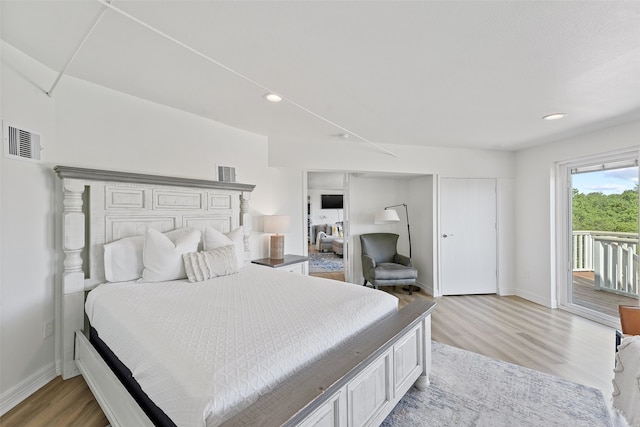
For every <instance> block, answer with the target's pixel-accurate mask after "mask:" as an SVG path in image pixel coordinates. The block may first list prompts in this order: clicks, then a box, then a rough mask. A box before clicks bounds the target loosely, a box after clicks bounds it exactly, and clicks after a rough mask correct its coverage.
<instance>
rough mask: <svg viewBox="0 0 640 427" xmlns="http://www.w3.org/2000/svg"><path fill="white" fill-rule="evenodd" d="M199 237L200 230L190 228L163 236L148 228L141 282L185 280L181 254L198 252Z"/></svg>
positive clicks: (185, 274) (185, 275)
mask: <svg viewBox="0 0 640 427" xmlns="http://www.w3.org/2000/svg"><path fill="white" fill-rule="evenodd" d="M200 235H201V233H200V230H195V229H192V228H182V229H178V230H173V231H170V232H168V233H165V234H162V233H160V232H159V231H157V230H154V229H153V228H149V229H148V230H147V234H146V235H145V241H144V250H143V255H142V260H143V263H144V270H143V271H142V279H141V281H143V282H164V281H169V280H177V279H184V278H186V277H187V273H186V272H185V269H184V262H183V261H182V254H186V253H189V252H195V251H197V250H198V244H199V243H200Z"/></svg>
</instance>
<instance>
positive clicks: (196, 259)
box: [182, 245, 238, 282]
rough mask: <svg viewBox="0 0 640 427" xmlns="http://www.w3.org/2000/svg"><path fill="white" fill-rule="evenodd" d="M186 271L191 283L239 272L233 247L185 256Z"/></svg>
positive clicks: (183, 256)
mask: <svg viewBox="0 0 640 427" xmlns="http://www.w3.org/2000/svg"><path fill="white" fill-rule="evenodd" d="M182 258H183V260H184V269H185V271H186V272H187V277H188V278H189V281H190V282H201V281H203V280H207V279H212V278H214V277H218V276H226V275H229V274H233V273H237V272H238V263H237V262H236V252H235V249H234V248H233V245H228V246H222V247H220V248H217V249H212V250H210V251H205V252H191V253H188V254H183V255H182Z"/></svg>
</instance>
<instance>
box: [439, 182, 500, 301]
mask: <svg viewBox="0 0 640 427" xmlns="http://www.w3.org/2000/svg"><path fill="white" fill-rule="evenodd" d="M497 270H498V268H497V194H496V180H495V179H460V178H442V179H441V180H440V278H441V281H440V283H441V284H442V295H467V294H493V293H497V291H498V289H497V281H498V279H497Z"/></svg>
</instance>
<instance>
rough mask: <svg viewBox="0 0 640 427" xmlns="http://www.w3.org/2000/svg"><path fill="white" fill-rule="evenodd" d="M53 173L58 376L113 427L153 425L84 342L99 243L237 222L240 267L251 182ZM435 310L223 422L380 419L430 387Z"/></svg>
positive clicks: (383, 329)
mask: <svg viewBox="0 0 640 427" xmlns="http://www.w3.org/2000/svg"><path fill="white" fill-rule="evenodd" d="M54 170H55V172H56V173H57V174H58V176H59V177H60V178H61V181H60V183H61V185H60V193H61V194H62V207H61V209H62V211H61V214H60V216H61V222H62V239H61V242H62V252H63V254H64V255H63V262H62V264H63V268H62V270H63V271H62V274H61V278H60V279H61V282H62V292H61V293H60V298H61V301H60V304H61V305H60V307H61V313H62V316H61V322H60V334H59V336H60V338H59V339H60V348H61V350H62V377H63V379H68V378H71V377H74V376H76V375H79V374H82V375H83V377H84V378H85V380H86V381H87V384H88V385H89V388H90V389H91V391H92V392H93V394H94V395H95V397H96V400H97V401H98V403H99V404H100V406H101V408H102V410H103V411H104V413H105V415H106V416H107V419H108V420H109V422H110V423H111V425H112V426H114V427H115V426H131V425H136V426H152V425H153V423H152V422H151V421H150V420H149V418H148V417H147V416H146V415H145V413H144V412H143V411H142V409H141V408H140V407H139V406H138V405H137V403H136V402H135V400H134V399H133V398H132V397H131V396H130V395H129V394H128V393H127V392H126V389H125V388H124V386H123V385H122V383H120V381H119V380H118V378H117V377H116V376H115V374H114V373H113V372H112V371H111V369H110V368H109V367H108V366H107V364H106V363H105V361H104V360H103V359H102V358H101V356H100V355H99V354H98V352H97V351H96V350H95V348H94V347H93V346H92V344H91V343H89V340H88V338H87V336H88V324H86V318H85V315H84V301H85V294H86V292H87V291H89V290H91V289H93V288H94V287H95V286H97V284H99V283H101V282H103V281H104V280H105V279H104V264H103V256H104V252H103V245H104V244H105V243H108V242H111V241H113V240H117V239H120V238H123V237H129V236H134V235H142V234H144V231H145V229H146V227H148V226H152V227H153V228H155V229H157V230H159V231H169V230H173V229H175V228H180V227H194V228H202V227H203V226H205V225H209V226H213V227H214V228H216V229H218V230H220V231H222V232H229V231H231V230H233V229H235V228H236V227H238V226H240V225H242V226H243V229H244V233H245V238H244V244H245V259H244V262H245V264H246V263H248V262H250V256H251V255H250V252H249V235H250V233H251V218H250V215H249V200H250V196H251V192H252V191H253V188H254V186H253V185H247V184H238V183H229V182H219V181H207V180H196V179H187V178H172V177H164V176H154V175H142V174H135V173H126V172H115V171H104V170H95V169H83V168H75V167H66V166H56V167H55V168H54ZM83 259H85V260H87V262H83ZM434 306H435V304H434V303H430V302H427V301H416V302H414V303H412V304H409V305H408V306H406V307H405V308H403V309H402V310H399V311H398V312H397V313H396V314H394V315H392V316H389V317H388V318H385V319H384V320H383V321H381V322H378V324H376V325H374V326H372V327H370V328H368V329H366V330H365V331H364V332H363V333H361V334H360V335H359V336H358V337H356V338H355V339H353V340H351V341H349V342H347V343H345V344H343V345H342V346H340V347H337V348H335V349H334V350H332V351H331V352H330V353H329V354H328V355H327V356H326V357H324V358H322V359H321V360H320V361H318V362H316V363H314V364H312V365H311V366H310V367H308V368H307V369H305V370H304V371H302V372H300V373H298V374H295V375H293V376H292V377H291V378H289V379H288V380H287V381H285V382H283V383H282V384H280V385H279V386H277V387H276V388H275V389H274V390H272V391H271V392H269V393H267V394H265V395H263V396H261V397H260V398H259V399H258V401H257V402H255V403H254V404H253V405H251V406H250V407H248V408H247V409H245V410H243V411H242V412H240V413H239V414H237V415H236V416H234V417H232V418H231V419H229V420H227V421H226V422H225V423H224V424H223V425H225V426H240V425H242V426H246V425H262V426H270V425H299V426H316V425H317V426H334V425H335V426H359V425H378V424H379V423H381V422H382V420H384V418H385V417H386V416H387V415H388V414H389V412H391V410H392V409H393V407H394V406H395V404H396V403H397V402H398V401H399V400H400V399H401V398H402V396H403V395H404V394H405V393H406V392H407V391H408V390H409V388H410V387H411V386H412V385H414V384H415V385H416V387H418V388H420V389H424V388H426V387H427V386H428V384H429V371H430V368H431V319H430V314H431V311H432V310H433V308H434Z"/></svg>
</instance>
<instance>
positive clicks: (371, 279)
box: [360, 233, 418, 294]
mask: <svg viewBox="0 0 640 427" xmlns="http://www.w3.org/2000/svg"><path fill="white" fill-rule="evenodd" d="M397 243H398V235H397V234H393V233H369V234H361V235H360V244H361V245H362V275H363V276H364V285H365V286H366V284H367V282H368V283H371V285H373V287H374V288H376V289H378V286H396V285H401V286H409V294H411V293H412V287H413V286H412V285H414V284H415V283H416V279H417V278H418V270H417V269H415V268H414V267H412V266H411V259H409V257H406V256H404V255H400V254H399V253H398V252H397Z"/></svg>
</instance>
